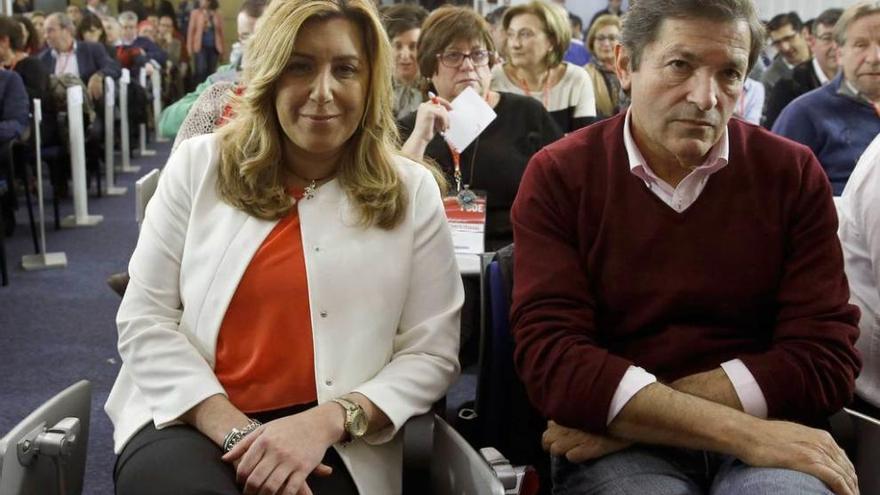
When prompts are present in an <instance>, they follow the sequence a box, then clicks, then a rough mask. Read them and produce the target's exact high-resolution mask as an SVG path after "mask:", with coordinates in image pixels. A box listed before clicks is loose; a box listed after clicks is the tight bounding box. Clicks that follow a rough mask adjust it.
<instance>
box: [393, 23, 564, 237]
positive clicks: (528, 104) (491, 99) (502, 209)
mask: <svg viewBox="0 0 880 495" xmlns="http://www.w3.org/2000/svg"><path fill="white" fill-rule="evenodd" d="M494 51H495V50H494V46H493V45H492V36H491V35H490V34H489V26H488V25H487V24H486V22H485V21H484V20H483V19H482V18H481V17H480V16H479V15H478V14H477V13H475V12H474V11H473V10H471V9H468V8H464V7H442V8H440V9H437V10H435V11H434V12H433V13H432V14H431V15H430V17H428V19H427V20H426V21H425V24H424V26H423V28H422V36H421V38H420V40H419V67H420V69H421V72H422V75H423V76H425V77H426V78H428V79H429V80H430V88H431V91H432V92H434V93H435V94H436V95H437V98H436V99H437V102H436V103H434V102H431V101H428V102H425V103H422V105H421V106H420V107H419V111H418V112H417V113H416V114H411V115H409V116H408V117H407V118H405V119H404V120H403V121H402V122H401V127H402V137H403V138H404V139H405V140H406V142H405V143H404V145H403V151H404V152H406V153H407V154H409V155H410V156H413V157H415V158H419V159H421V158H422V157H423V156H428V157H430V158H431V159H433V160H435V161H436V162H437V163H439V164H440V167H441V168H442V170H443V172H444V173H445V174H446V176H447V178H448V179H449V180H450V182H451V183H455V184H456V186H457V189H459V190H460V189H462V188H470V189H471V190H477V191H483V192H485V193H486V195H487V219H486V231H485V232H486V237H485V241H486V242H485V244H486V249H487V250H488V251H494V250H495V249H497V248H500V247H503V246H505V245H507V244H510V243H511V242H512V241H513V233H512V231H511V229H510V219H509V217H510V205H511V204H512V203H513V198H514V197H515V196H516V191H517V188H519V181H520V178H521V177H522V174H523V171H524V170H525V168H526V163H528V161H529V158H531V157H532V155H533V154H534V153H535V152H537V151H538V150H539V149H541V148H542V147H544V146H545V145H547V144H549V143H552V142H553V141H556V140H557V139H559V138H560V137H561V133H560V131H559V129H557V127H556V125H555V124H554V122H553V120H552V119H551V118H550V116H549V115H548V114H547V111H546V110H544V108H543V107H542V106H541V104H540V103H538V102H536V101H535V100H534V99H532V98H528V97H524V96H520V95H515V94H511V93H499V92H497V91H491V90H490V89H489V86H490V83H491V79H492V62H493V54H494ZM466 88H473V89H474V90H476V91H477V93H479V94H480V95H482V96H483V97H484V98H485V99H486V102H487V103H488V104H489V105H490V106H491V107H492V108H493V109H494V110H495V113H496V114H497V117H496V118H495V120H494V121H492V123H491V124H489V126H488V127H487V128H486V129H485V130H483V132H482V134H480V136H479V137H478V138H477V139H476V140H475V141H474V142H473V143H472V144H471V145H470V146H468V147H467V148H465V149H464V150H461V153H453V152H452V150H451V149H450V147H449V145H448V144H447V143H446V141H445V140H444V139H443V136H441V135H440V133H441V132H442V131H444V130H446V128H447V127H448V121H449V117H448V108H449V102H450V101H452V100H454V99H455V98H456V97H457V96H458V95H459V94H460V93H461V92H462V91H464V90H465V89H466ZM456 192H459V191H456Z"/></svg>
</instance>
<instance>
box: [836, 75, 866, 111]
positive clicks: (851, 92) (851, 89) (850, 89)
mask: <svg viewBox="0 0 880 495" xmlns="http://www.w3.org/2000/svg"><path fill="white" fill-rule="evenodd" d="M837 77H839V78H840V86H839V87H838V88H837V94H839V95H841V96H843V97H846V98H850V99H852V100H856V101H858V102H860V103H865V104H867V105H871V106H873V105H874V102H872V101H871V100H869V99H868V98H867V97H866V96H865V95H863V94H861V93H860V92H859V90H858V89H856V87H855V86H853V85H852V83H850V82H849V81H847V80H846V78H845V77H843V74H840V75H838V76H837Z"/></svg>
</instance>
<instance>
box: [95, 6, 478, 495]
mask: <svg viewBox="0 0 880 495" xmlns="http://www.w3.org/2000/svg"><path fill="white" fill-rule="evenodd" d="M261 22H262V25H261V27H260V29H258V30H257V31H256V32H255V34H254V35H253V36H252V37H251V38H250V39H249V40H248V60H249V63H248V64H247V65H246V66H245V72H244V86H245V87H246V89H245V91H244V93H243V94H242V95H241V97H238V98H236V100H235V102H234V104H233V114H234V116H233V117H232V119H231V120H230V121H229V123H227V124H226V125H225V126H224V127H222V128H221V129H220V130H219V131H218V133H217V134H208V135H204V136H199V137H195V138H192V139H189V140H187V141H184V142H183V143H182V144H181V145H180V147H179V148H178V149H177V151H175V153H174V154H173V155H172V157H171V158H170V160H169V162H168V164H167V165H166V167H165V170H164V171H163V173H162V178H161V179H160V183H159V187H158V189H157V191H156V194H155V196H154V197H153V199H152V200H151V201H150V204H149V207H148V208H147V212H146V218H145V221H144V224H143V226H142V230H141V235H140V238H139V239H138V245H137V247H136V249H135V252H134V254H133V255H132V259H131V263H130V265H129V272H130V275H131V282H130V283H129V285H128V288H127V290H126V292H125V297H124V299H123V301H122V304H121V306H120V309H119V314H118V315H117V324H118V328H119V351H120V355H121V356H122V360H123V366H122V369H121V370H120V373H119V377H118V378H117V381H116V384H115V385H114V387H113V390H112V391H111V393H110V397H109V399H108V401H107V404H106V406H105V409H106V411H107V413H108V415H109V416H110V419H111V421H112V422H113V424H114V427H115V433H114V441H115V451H116V452H117V453H118V454H119V458H118V460H117V464H116V469H115V476H114V479H115V482H116V489H117V493H118V494H120V495H128V494H141V493H196V491H197V490H196V487H199V490H202V491H200V493H204V492H209V493H215V494H230V495H231V494H240V493H242V491H243V492H244V493H245V494H254V493H261V494H263V493H270V494H282V493H283V494H288V495H294V494H314V495H319V494H339V495H346V494H355V493H363V494H396V493H400V490H401V486H400V482H401V459H402V451H401V449H402V444H401V438H400V435H396V433H397V432H398V430H399V429H400V427H401V426H403V424H404V423H405V422H406V420H407V419H409V418H410V417H412V416H413V415H416V414H419V413H423V412H426V411H427V410H428V409H429V408H430V407H431V405H432V404H433V403H434V402H435V401H436V400H438V399H439V398H441V397H442V396H443V395H444V393H445V392H446V389H447V387H448V386H449V384H450V383H451V382H452V381H453V380H454V379H455V377H456V375H457V373H458V369H459V365H458V361H457V353H458V346H459V343H458V342H459V335H458V333H459V330H458V326H459V311H460V307H461V304H462V299H463V294H462V287H461V278H460V275H459V273H458V269H457V267H456V263H455V258H454V251H453V246H452V240H451V236H450V233H449V229H448V226H447V223H446V217H445V213H444V209H443V204H442V201H441V193H440V187H438V183H437V178H435V176H434V175H433V174H432V173H431V171H430V170H428V169H427V168H426V167H425V166H423V165H421V164H418V163H415V162H412V161H409V160H407V159H405V158H403V157H401V156H400V155H398V154H397V151H396V148H395V143H396V142H397V134H396V133H397V130H396V126H395V123H394V119H393V116H392V114H391V94H392V93H391V73H390V71H391V67H392V64H391V49H390V46H389V43H388V40H387V38H386V37H385V35H384V33H382V25H381V23H380V21H379V19H378V16H377V13H376V11H375V8H374V7H373V4H372V2H371V1H369V0H319V1H313V0H275V1H274V2H272V3H271V5H270V6H269V7H268V10H267V11H266V13H265V15H264V17H263V19H262V21H261ZM279 40H288V41H287V42H284V43H282V42H280V41H279Z"/></svg>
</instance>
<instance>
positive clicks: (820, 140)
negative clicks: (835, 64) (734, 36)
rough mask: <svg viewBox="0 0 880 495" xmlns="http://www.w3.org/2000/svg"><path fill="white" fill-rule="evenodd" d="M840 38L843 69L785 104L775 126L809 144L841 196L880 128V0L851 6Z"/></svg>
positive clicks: (838, 33)
mask: <svg viewBox="0 0 880 495" xmlns="http://www.w3.org/2000/svg"><path fill="white" fill-rule="evenodd" d="M834 38H835V40H836V43H837V45H838V47H839V48H838V51H839V59H840V66H841V69H842V70H841V73H840V74H839V75H838V76H837V77H835V78H834V80H832V81H831V82H830V83H828V84H827V85H825V86H822V87H821V88H818V89H814V90H813V91H810V92H809V93H807V94H805V95H803V96H801V97H799V98H797V99H796V100H794V101H793V102H791V103H790V104H789V105H788V106H787V107H785V110H783V111H782V114H780V115H779V118H778V119H776V123H775V124H773V132H775V133H777V134H779V135H781V136H785V137H787V138H789V139H793V140H795V141H797V142H799V143H802V144H805V145H807V146H809V147H810V149H812V150H813V153H815V154H816V158H818V159H819V163H821V164H822V168H824V169H825V173H827V174H828V178H829V179H830V180H831V185H832V187H833V188H834V194H835V196H839V195H840V193H841V192H843V186H844V185H846V181H847V179H848V178H849V174H851V173H852V169H853V167H854V166H855V164H856V161H857V160H858V159H859V156H861V155H862V153H864V151H865V148H867V147H868V144H870V143H871V141H872V140H873V139H874V137H875V136H876V135H877V134H878V133H880V118H878V110H877V109H878V105H880V53H878V47H880V3H878V2H876V1H872V2H861V3H857V4H855V5H853V6H851V7H849V8H847V9H846V10H845V11H844V13H843V15H842V16H841V17H840V20H839V21H837V25H836V26H835V28H834Z"/></svg>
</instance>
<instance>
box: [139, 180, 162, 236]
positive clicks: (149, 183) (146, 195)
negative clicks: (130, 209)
mask: <svg viewBox="0 0 880 495" xmlns="http://www.w3.org/2000/svg"><path fill="white" fill-rule="evenodd" d="M158 184H159V169H158V168H154V169H153V170H150V171H149V172H147V173H146V175H144V176H143V177H141V178H140V179H138V180H137V182H135V184H134V202H135V219H136V220H137V223H138V228H140V226H141V223H143V221H144V212H146V211H147V203H149V202H150V198H152V197H153V193H155V192H156V186H157V185H158Z"/></svg>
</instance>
